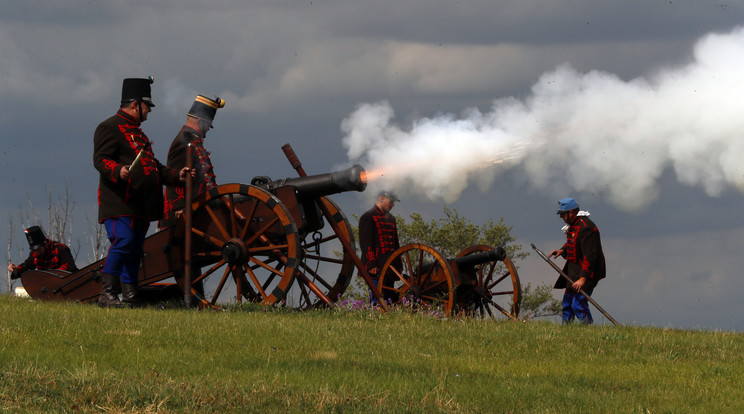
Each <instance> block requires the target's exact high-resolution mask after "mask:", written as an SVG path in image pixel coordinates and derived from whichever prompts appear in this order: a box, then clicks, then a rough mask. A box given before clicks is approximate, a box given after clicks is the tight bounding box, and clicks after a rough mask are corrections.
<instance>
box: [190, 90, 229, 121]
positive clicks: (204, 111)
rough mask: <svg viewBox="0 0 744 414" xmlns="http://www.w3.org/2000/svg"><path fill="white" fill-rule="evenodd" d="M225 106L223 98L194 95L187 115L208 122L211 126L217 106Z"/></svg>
mask: <svg viewBox="0 0 744 414" xmlns="http://www.w3.org/2000/svg"><path fill="white" fill-rule="evenodd" d="M224 107H225V100H224V99H221V98H214V99H212V98H207V97H206V96H204V95H196V99H195V100H194V103H193V105H191V109H189V113H188V115H187V116H190V117H191V118H196V119H201V120H204V121H207V122H209V126H210V128H211V126H212V121H213V120H214V116H215V115H216V114H217V109H218V108H224Z"/></svg>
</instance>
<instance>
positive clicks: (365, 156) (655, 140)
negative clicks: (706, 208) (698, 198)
mask: <svg viewBox="0 0 744 414" xmlns="http://www.w3.org/2000/svg"><path fill="white" fill-rule="evenodd" d="M742 73H744V28H737V29H736V30H734V31H732V32H731V33H729V34H709V35H706V36H704V37H703V38H701V39H700V40H699V41H698V42H697V44H696V45H695V47H694V50H693V59H692V62H691V63H689V64H688V65H686V66H683V67H676V68H666V69H664V70H661V71H659V72H658V73H657V74H656V75H655V76H653V77H649V78H637V79H633V80H631V81H623V80H621V79H619V78H618V77H617V76H615V75H613V74H610V73H605V72H598V71H593V72H588V73H579V72H578V71H576V70H575V69H573V68H571V67H570V66H568V65H563V66H560V67H558V68H556V69H555V70H553V71H552V72H549V73H546V74H544V75H543V76H542V77H541V78H540V79H539V80H538V81H537V82H536V83H535V84H534V85H533V87H532V90H531V94H530V95H529V96H528V97H527V98H525V99H524V100H520V99H516V98H506V99H498V100H495V101H494V102H493V106H492V108H491V110H490V112H488V113H481V112H480V111H478V110H477V109H469V110H467V111H465V112H464V114H463V115H462V116H460V117H456V116H454V115H444V116H436V117H432V118H422V119H418V120H416V121H415V122H414V123H413V124H412V126H411V127H410V128H408V129H406V130H404V129H402V128H401V127H398V126H396V125H395V124H393V123H392V122H391V121H392V120H393V118H394V113H393V110H392V108H391V106H390V105H389V104H388V103H387V102H379V103H372V104H363V105H360V106H359V108H358V109H357V110H356V111H355V112H354V113H352V114H351V115H349V116H348V117H347V118H346V119H345V120H344V121H343V122H342V125H341V128H342V130H343V132H344V133H345V134H346V136H345V137H344V140H343V142H344V145H345V147H346V148H347V152H348V156H349V158H351V159H362V160H363V162H364V163H365V165H366V166H367V168H368V169H369V170H371V171H381V174H383V177H382V179H381V180H380V181H383V182H384V183H385V185H387V186H392V187H398V188H400V187H403V186H405V187H406V192H409V191H411V192H413V191H418V192H421V193H423V194H424V195H426V196H427V197H429V198H431V199H438V198H441V199H443V200H445V201H448V202H451V201H454V200H456V199H457V197H458V196H459V195H460V193H461V192H462V191H463V190H464V189H465V187H466V186H467V185H468V182H469V181H473V180H475V181H476V182H477V183H478V184H479V185H480V186H481V187H482V188H487V187H488V185H490V183H491V182H492V180H493V179H494V177H495V176H496V175H497V174H498V173H499V172H501V171H503V170H505V169H506V168H520V169H521V170H522V171H523V172H524V173H525V174H526V176H527V178H528V180H529V182H530V183H531V185H533V186H534V187H535V188H549V187H553V186H560V187H562V188H571V189H572V190H575V191H576V192H578V193H581V192H596V193H599V194H602V195H604V196H605V197H606V198H607V199H608V200H609V201H610V202H612V203H613V204H614V205H615V206H617V207H618V208H621V209H624V210H634V209H640V208H642V207H644V206H646V205H648V204H649V203H651V202H652V201H653V200H654V199H655V197H656V196H657V180H658V179H659V177H660V175H661V174H662V173H663V171H664V170H665V169H667V168H673V170H674V172H675V173H676V176H677V178H678V180H679V181H680V182H681V183H684V184H686V185H690V186H700V187H702V188H703V189H704V190H705V192H706V193H707V194H708V195H709V196H717V195H720V194H721V192H722V191H723V190H724V189H726V188H727V187H729V186H734V187H736V188H738V189H739V190H741V191H744V162H743V159H744V80H743V79H742ZM499 161H504V162H503V163H501V164H498V165H496V166H493V164H494V163H495V162H499ZM476 177H477V179H476Z"/></svg>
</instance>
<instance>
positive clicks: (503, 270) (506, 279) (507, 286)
mask: <svg viewBox="0 0 744 414" xmlns="http://www.w3.org/2000/svg"><path fill="white" fill-rule="evenodd" d="M377 291H378V295H379V296H380V297H382V298H383V300H385V301H386V302H388V303H393V304H398V303H405V302H408V303H416V302H425V303H429V304H431V303H439V304H441V305H442V307H443V309H444V311H445V312H446V313H447V314H448V315H452V314H464V315H469V316H474V317H482V318H485V317H490V318H494V317H495V316H496V315H498V314H499V313H501V314H503V315H505V316H506V317H509V318H511V319H515V318H516V317H517V315H518V314H519V305H520V302H521V296H520V295H521V291H522V289H521V285H520V281H519V276H518V274H517V269H516V267H515V266H514V264H513V263H512V261H511V260H510V259H509V257H508V256H507V254H506V251H505V250H504V249H503V248H502V247H492V246H487V245H482V244H478V245H473V246H470V247H468V248H466V249H465V250H463V251H461V252H460V253H458V254H457V256H456V257H454V258H449V259H447V258H444V257H443V256H442V255H441V254H440V253H439V252H438V251H437V250H436V249H434V248H432V247H430V246H427V245H425V244H421V243H413V244H408V245H405V246H402V247H400V248H399V249H397V250H395V251H394V252H393V253H392V254H391V255H390V257H389V258H388V260H387V261H386V262H385V264H384V265H383V267H382V269H381V271H380V280H379V284H378V286H377Z"/></svg>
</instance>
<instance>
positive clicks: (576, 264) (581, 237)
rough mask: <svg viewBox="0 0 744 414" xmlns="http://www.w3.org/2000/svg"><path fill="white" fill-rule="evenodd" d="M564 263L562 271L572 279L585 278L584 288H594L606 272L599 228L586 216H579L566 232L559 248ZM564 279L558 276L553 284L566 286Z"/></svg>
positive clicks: (560, 287) (555, 286)
mask: <svg viewBox="0 0 744 414" xmlns="http://www.w3.org/2000/svg"><path fill="white" fill-rule="evenodd" d="M561 249H562V250H563V257H564V258H565V259H566V264H565V265H564V266H563V272H564V273H566V275H568V277H570V278H571V279H573V280H577V279H579V278H581V277H585V278H586V284H585V285H584V287H585V288H594V287H595V286H597V283H598V282H599V280H600V279H603V278H604V277H605V276H606V274H607V269H606V268H605V258H604V253H603V252H602V241H601V240H600V237H599V230H598V229H597V226H596V225H595V224H594V222H593V221H591V220H590V219H589V217H586V216H579V217H577V218H576V221H575V222H574V223H572V224H571V225H570V226H569V228H568V231H567V232H566V244H564V245H563V247H562V248H561ZM567 285H568V284H567V282H566V279H564V278H563V277H558V280H557V281H556V282H555V285H554V286H553V287H554V288H556V289H563V288H565V287H567Z"/></svg>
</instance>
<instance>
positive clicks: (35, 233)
mask: <svg viewBox="0 0 744 414" xmlns="http://www.w3.org/2000/svg"><path fill="white" fill-rule="evenodd" d="M46 239H47V237H46V236H45V235H44V232H43V231H42V230H41V227H39V226H31V227H29V228H27V229H26V240H28V246H29V248H30V249H31V250H36V249H38V248H39V247H41V246H43V245H44V241H45V240H46Z"/></svg>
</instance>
